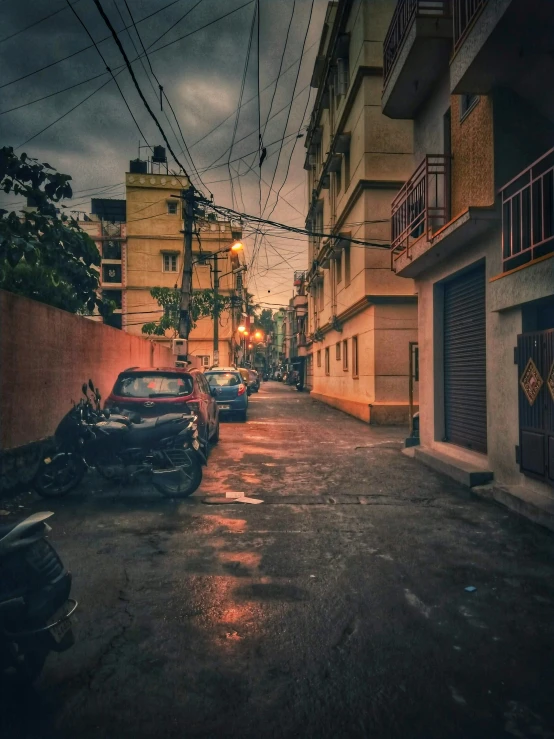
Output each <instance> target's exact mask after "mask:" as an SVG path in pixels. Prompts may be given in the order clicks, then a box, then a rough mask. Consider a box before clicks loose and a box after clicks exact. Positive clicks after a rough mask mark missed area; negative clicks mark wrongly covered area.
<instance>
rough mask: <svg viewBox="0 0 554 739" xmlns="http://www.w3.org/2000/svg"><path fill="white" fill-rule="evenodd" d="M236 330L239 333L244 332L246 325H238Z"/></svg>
mask: <svg viewBox="0 0 554 739" xmlns="http://www.w3.org/2000/svg"><path fill="white" fill-rule="evenodd" d="M237 331H238V332H239V334H244V333H246V326H239V327H238V329H237Z"/></svg>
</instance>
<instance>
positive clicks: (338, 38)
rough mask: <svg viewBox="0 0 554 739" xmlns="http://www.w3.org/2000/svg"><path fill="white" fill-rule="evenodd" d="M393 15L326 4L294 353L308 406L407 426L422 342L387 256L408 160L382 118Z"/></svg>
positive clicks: (408, 140) (405, 138) (360, 5)
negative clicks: (315, 402) (412, 359)
mask: <svg viewBox="0 0 554 739" xmlns="http://www.w3.org/2000/svg"><path fill="white" fill-rule="evenodd" d="M394 6H395V2H394V0H340V1H339V2H331V3H329V5H328V9H327V15H326V19H325V25H324V28H323V33H322V37H321V42H320V47H319V51H318V56H317V59H316V64H315V68H314V72H313V77H312V86H313V87H315V88H317V97H316V100H315V104H314V109H313V112H312V116H311V120H310V125H309V130H308V134H307V138H306V147H307V149H308V151H307V157H306V164H305V169H306V170H307V172H308V193H309V199H310V206H309V212H308V217H307V224H306V225H307V228H308V229H310V230H311V231H312V232H313V233H314V236H312V237H311V238H310V243H309V265H310V268H309V271H308V274H307V289H308V294H309V300H308V326H307V335H306V337H305V340H304V341H302V342H299V344H298V354H299V356H302V355H305V356H306V358H307V367H306V370H307V372H306V382H307V385H308V387H309V388H310V389H311V391H312V394H313V395H314V397H316V398H318V399H320V400H322V401H324V402H326V403H328V404H330V405H332V406H335V407H337V408H340V409H342V410H344V411H346V412H348V413H351V414H352V415H354V416H357V417H358V418H361V419H363V420H365V421H367V422H369V423H378V424H388V423H393V424H404V423H407V422H408V403H409V380H408V373H409V352H410V342H414V341H416V340H417V297H416V294H415V290H414V284H413V282H412V281H411V280H402V279H399V278H398V277H397V276H396V275H394V274H393V273H392V272H391V269H390V252H389V249H388V248H387V247H388V244H389V243H390V212H391V211H390V208H391V201H392V200H393V198H394V197H395V195H396V193H397V192H398V190H399V189H400V187H401V186H402V184H403V183H404V181H405V180H406V179H407V178H408V176H409V174H410V172H411V169H412V162H413V157H412V151H413V140H412V123H411V121H400V120H391V119H389V118H387V117H386V116H384V115H383V113H382V112H381V90H382V86H383V51H382V49H383V39H384V37H385V33H386V30H387V28H388V24H389V22H390V19H391V16H392V14H393V11H394ZM321 233H326V234H332V237H331V238H321V237H319V236H317V235H315V234H321ZM351 239H357V240H361V241H364V242H371V243H373V244H377V245H382V246H383V247H384V248H366V247H364V246H360V245H356V244H354V243H352V241H350V240H351ZM297 300H300V297H298V298H297Z"/></svg>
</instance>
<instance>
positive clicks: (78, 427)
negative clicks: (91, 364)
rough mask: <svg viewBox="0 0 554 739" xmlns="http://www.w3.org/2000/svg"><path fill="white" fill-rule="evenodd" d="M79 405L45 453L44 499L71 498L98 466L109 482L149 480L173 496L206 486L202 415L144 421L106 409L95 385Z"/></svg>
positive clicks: (37, 483)
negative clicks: (199, 421) (89, 471)
mask: <svg viewBox="0 0 554 739" xmlns="http://www.w3.org/2000/svg"><path fill="white" fill-rule="evenodd" d="M89 388H90V389H91V392H92V397H89V395H88V392H87V386H86V385H83V387H82V390H83V395H84V398H82V399H81V400H80V401H79V403H77V404H75V405H74V407H73V408H72V409H71V410H70V411H69V413H67V414H66V415H65V416H64V418H62V420H61V422H60V424H59V426H58V428H57V429H56V433H55V435H54V448H52V449H51V450H49V451H48V453H47V454H45V456H44V458H43V460H42V462H41V464H40V466H39V469H38V472H37V474H36V476H35V479H34V487H35V489H36V491H37V492H38V493H39V495H42V496H43V497H46V498H49V497H59V496H62V495H66V494H67V493H69V491H70V490H72V489H73V488H75V487H76V486H77V485H78V484H79V483H80V482H81V480H82V479H83V476H84V474H85V472H86V470H87V469H88V468H91V467H94V468H95V469H96V470H97V471H98V472H99V473H100V474H101V475H102V476H103V477H104V478H106V479H108V480H114V481H117V480H121V481H125V482H130V481H132V480H134V479H136V478H139V477H141V478H147V479H149V480H150V481H151V482H152V484H153V485H154V487H155V488H156V489H157V490H158V491H159V492H160V493H162V494H163V495H166V496H168V497H187V496H189V495H192V493H194V491H195V490H196V489H197V488H198V487H199V485H200V483H201V482H202V465H205V464H206V459H207V449H204V448H203V446H202V442H201V441H200V439H199V435H198V428H197V416H195V415H194V414H184V413H170V414H167V415H165V416H160V417H159V418H152V419H142V418H141V417H140V416H137V414H127V415H125V414H122V413H118V412H116V409H114V410H113V411H112V412H110V411H107V410H104V411H102V410H101V409H100V400H101V398H100V393H99V392H98V389H97V388H95V387H94V384H93V383H92V381H91V380H89Z"/></svg>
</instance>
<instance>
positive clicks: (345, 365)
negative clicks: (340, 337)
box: [342, 339, 348, 372]
mask: <svg viewBox="0 0 554 739" xmlns="http://www.w3.org/2000/svg"><path fill="white" fill-rule="evenodd" d="M342 368H343V370H344V371H345V372H347V371H348V339H345V340H344V341H343V342H342Z"/></svg>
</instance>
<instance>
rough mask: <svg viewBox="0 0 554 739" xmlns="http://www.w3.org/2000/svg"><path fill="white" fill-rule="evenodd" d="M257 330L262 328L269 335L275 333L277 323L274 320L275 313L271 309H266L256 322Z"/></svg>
mask: <svg viewBox="0 0 554 739" xmlns="http://www.w3.org/2000/svg"><path fill="white" fill-rule="evenodd" d="M255 325H256V328H261V329H262V331H263V332H264V333H265V334H266V335H267V334H271V333H273V331H274V329H275V321H274V320H273V311H272V310H271V308H264V309H263V310H262V312H261V313H260V315H259V316H256V320H255Z"/></svg>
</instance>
